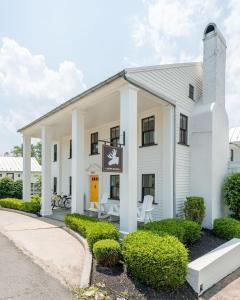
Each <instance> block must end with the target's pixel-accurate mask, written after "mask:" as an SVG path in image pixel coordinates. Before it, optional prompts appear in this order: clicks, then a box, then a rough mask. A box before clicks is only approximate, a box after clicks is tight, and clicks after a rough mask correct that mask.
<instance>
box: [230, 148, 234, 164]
mask: <svg viewBox="0 0 240 300" xmlns="http://www.w3.org/2000/svg"><path fill="white" fill-rule="evenodd" d="M230 161H231V162H233V161H234V150H233V149H231V151H230Z"/></svg>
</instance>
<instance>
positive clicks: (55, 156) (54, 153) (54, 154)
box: [53, 144, 57, 162]
mask: <svg viewBox="0 0 240 300" xmlns="http://www.w3.org/2000/svg"><path fill="white" fill-rule="evenodd" d="M53 161H54V162H56V161H57V144H54V145H53Z"/></svg>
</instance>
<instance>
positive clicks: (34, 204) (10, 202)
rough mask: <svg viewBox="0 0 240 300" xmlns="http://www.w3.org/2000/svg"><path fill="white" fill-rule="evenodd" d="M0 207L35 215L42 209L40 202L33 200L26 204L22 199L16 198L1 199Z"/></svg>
mask: <svg viewBox="0 0 240 300" xmlns="http://www.w3.org/2000/svg"><path fill="white" fill-rule="evenodd" d="M0 206H1V207H5V208H12V209H16V210H21V211H25V212H29V213H34V214H36V213H38V212H40V209H41V204H40V202H39V201H35V200H31V201H29V202H25V201H23V200H21V199H15V198H6V199H0Z"/></svg>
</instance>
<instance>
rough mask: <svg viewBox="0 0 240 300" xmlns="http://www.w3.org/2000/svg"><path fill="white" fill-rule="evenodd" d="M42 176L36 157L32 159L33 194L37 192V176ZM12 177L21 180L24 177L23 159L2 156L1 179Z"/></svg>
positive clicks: (0, 157) (0, 165) (0, 164)
mask: <svg viewBox="0 0 240 300" xmlns="http://www.w3.org/2000/svg"><path fill="white" fill-rule="evenodd" d="M37 175H41V166H40V165H39V163H38V161H37V160H36V158H35V157H32V158H31V194H34V193H35V192H36V176H37ZM6 176H7V177H10V178H12V179H13V180H15V181H16V180H19V179H22V177H23V158H22V157H14V156H0V178H2V177H6Z"/></svg>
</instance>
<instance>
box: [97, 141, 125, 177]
mask: <svg viewBox="0 0 240 300" xmlns="http://www.w3.org/2000/svg"><path fill="white" fill-rule="evenodd" d="M102 169H103V172H122V148H120V147H112V146H107V145H103V147H102Z"/></svg>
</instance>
